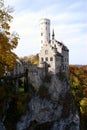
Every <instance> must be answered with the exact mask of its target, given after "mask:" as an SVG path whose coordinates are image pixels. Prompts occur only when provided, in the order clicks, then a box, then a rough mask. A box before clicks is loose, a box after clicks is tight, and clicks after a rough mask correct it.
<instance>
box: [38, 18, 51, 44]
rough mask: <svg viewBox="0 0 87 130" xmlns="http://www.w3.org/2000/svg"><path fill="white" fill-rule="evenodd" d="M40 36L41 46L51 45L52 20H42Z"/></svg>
mask: <svg viewBox="0 0 87 130" xmlns="http://www.w3.org/2000/svg"><path fill="white" fill-rule="evenodd" d="M40 35H41V44H45V43H46V42H48V43H49V41H50V20H49V19H45V18H44V19H41V20H40Z"/></svg>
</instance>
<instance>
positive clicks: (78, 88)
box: [69, 65, 87, 130]
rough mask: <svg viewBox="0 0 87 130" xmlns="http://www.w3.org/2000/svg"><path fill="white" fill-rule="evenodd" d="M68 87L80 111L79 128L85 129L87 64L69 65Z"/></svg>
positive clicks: (86, 124)
mask: <svg viewBox="0 0 87 130" xmlns="http://www.w3.org/2000/svg"><path fill="white" fill-rule="evenodd" d="M69 70H70V89H71V92H72V94H73V96H74V99H75V102H76V104H77V107H78V109H79V112H80V117H81V130H86V129H87V65H85V66H75V65H70V66H69Z"/></svg>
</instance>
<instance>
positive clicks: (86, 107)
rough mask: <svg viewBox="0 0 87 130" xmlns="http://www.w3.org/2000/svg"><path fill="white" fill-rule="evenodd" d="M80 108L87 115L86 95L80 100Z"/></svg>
mask: <svg viewBox="0 0 87 130" xmlns="http://www.w3.org/2000/svg"><path fill="white" fill-rule="evenodd" d="M80 110H81V113H82V114H85V115H87V98H85V97H84V98H83V99H82V100H81V101H80Z"/></svg>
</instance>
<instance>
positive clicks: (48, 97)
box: [17, 76, 80, 130]
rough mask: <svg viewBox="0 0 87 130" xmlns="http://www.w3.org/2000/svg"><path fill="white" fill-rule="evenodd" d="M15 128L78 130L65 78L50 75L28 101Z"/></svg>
mask: <svg viewBox="0 0 87 130" xmlns="http://www.w3.org/2000/svg"><path fill="white" fill-rule="evenodd" d="M27 109H28V110H29V113H28V114H26V115H22V117H21V119H20V121H19V122H18V123H17V130H44V129H46V130H74V129H75V130H79V125H80V119H79V114H78V111H77V109H76V106H75V104H74V100H73V96H72V95H71V93H70V92H69V84H68V83H67V81H66V80H62V81H61V80H59V78H58V77H57V76H52V77H51V79H50V82H43V85H42V86H40V87H39V89H38V92H37V93H36V94H35V96H32V98H31V100H30V102H29V103H28V108H27Z"/></svg>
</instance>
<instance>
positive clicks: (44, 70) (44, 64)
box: [14, 18, 69, 82]
mask: <svg viewBox="0 0 87 130" xmlns="http://www.w3.org/2000/svg"><path fill="white" fill-rule="evenodd" d="M40 35H41V44H42V48H41V50H40V52H39V65H38V66H37V65H34V64H31V63H30V62H29V61H23V62H21V61H20V62H17V63H16V66H15V67H14V75H16V74H20V73H24V72H25V69H28V72H29V73H28V76H29V77H30V79H31V80H34V81H35V79H37V78H36V77H40V78H41V79H42V78H44V77H45V76H46V75H47V74H50V75H55V74H58V73H59V72H64V73H65V75H66V77H68V75H69V73H68V72H69V71H68V66H69V50H68V48H67V47H66V46H65V45H64V44H63V43H61V42H59V41H57V40H55V34H54V30H53V32H52V39H51V38H50V20H49V19H46V18H44V19H41V20H40ZM34 81H32V82H34Z"/></svg>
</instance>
